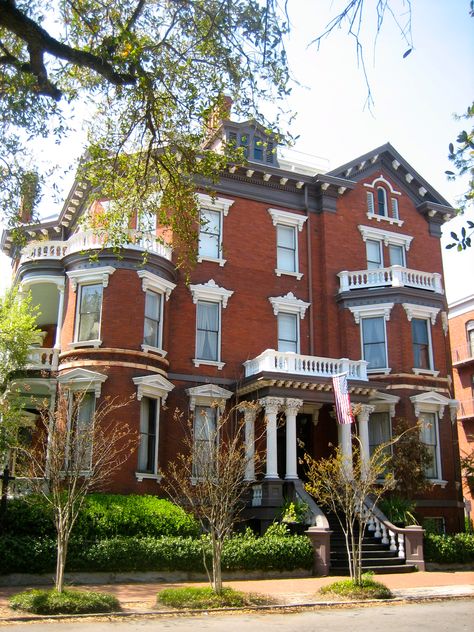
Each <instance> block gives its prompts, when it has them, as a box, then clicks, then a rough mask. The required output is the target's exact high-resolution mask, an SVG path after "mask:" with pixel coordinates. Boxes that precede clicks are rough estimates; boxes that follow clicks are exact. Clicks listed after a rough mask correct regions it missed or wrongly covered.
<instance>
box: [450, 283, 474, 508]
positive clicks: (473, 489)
mask: <svg viewBox="0 0 474 632" xmlns="http://www.w3.org/2000/svg"><path fill="white" fill-rule="evenodd" d="M449 337H450V339H451V356H452V360H453V377H454V393H455V396H456V399H457V400H459V409H458V435H459V450H460V453H461V457H468V456H470V455H472V457H473V459H474V294H471V295H470V296H467V297H466V298H463V299H461V300H458V301H455V302H453V303H451V304H450V305H449ZM473 465H474V462H473ZM463 493H464V497H465V498H466V500H468V501H470V502H471V515H472V510H473V506H472V500H473V498H474V479H472V480H471V481H467V480H463Z"/></svg>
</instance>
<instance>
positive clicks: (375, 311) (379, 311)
mask: <svg viewBox="0 0 474 632" xmlns="http://www.w3.org/2000/svg"><path fill="white" fill-rule="evenodd" d="M394 304H395V303H376V304H375V305H356V306H349V309H350V310H351V312H352V314H353V316H354V320H355V322H356V325H359V324H360V319H361V318H376V317H377V316H383V318H384V320H385V321H389V320H390V312H391V311H392V309H393V306H394Z"/></svg>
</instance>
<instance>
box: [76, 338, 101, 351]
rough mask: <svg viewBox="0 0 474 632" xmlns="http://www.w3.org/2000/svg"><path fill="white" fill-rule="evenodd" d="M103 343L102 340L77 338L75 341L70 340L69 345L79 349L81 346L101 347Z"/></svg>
mask: <svg viewBox="0 0 474 632" xmlns="http://www.w3.org/2000/svg"><path fill="white" fill-rule="evenodd" d="M101 345H102V340H77V341H75V342H70V343H69V347H71V349H78V348H79V347H94V348H96V349H97V347H100V346H101Z"/></svg>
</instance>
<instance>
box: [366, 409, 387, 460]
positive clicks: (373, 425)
mask: <svg viewBox="0 0 474 632" xmlns="http://www.w3.org/2000/svg"><path fill="white" fill-rule="evenodd" d="M390 439H391V428H390V416H389V414H388V413H372V414H371V415H370V418H369V448H370V454H371V455H372V454H373V453H374V450H375V448H376V447H377V446H379V445H381V444H382V443H387V441H390ZM387 451H388V452H390V451H391V449H390V446H389V447H388V448H387Z"/></svg>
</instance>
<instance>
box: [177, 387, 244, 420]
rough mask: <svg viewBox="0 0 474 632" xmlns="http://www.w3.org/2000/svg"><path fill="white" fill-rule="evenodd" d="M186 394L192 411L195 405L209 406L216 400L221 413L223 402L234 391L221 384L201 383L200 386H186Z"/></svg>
mask: <svg viewBox="0 0 474 632" xmlns="http://www.w3.org/2000/svg"><path fill="white" fill-rule="evenodd" d="M186 394H187V396H188V397H189V409H190V410H192V411H193V412H194V410H195V408H196V406H210V405H211V404H212V403H213V402H216V404H217V408H218V409H219V411H220V413H221V414H222V411H223V410H224V407H225V402H226V401H227V400H228V399H230V398H231V397H232V395H233V394H234V393H233V392H232V391H228V390H227V389H225V388H222V386H217V384H203V385H202V386H194V387H192V388H187V389H186Z"/></svg>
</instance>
